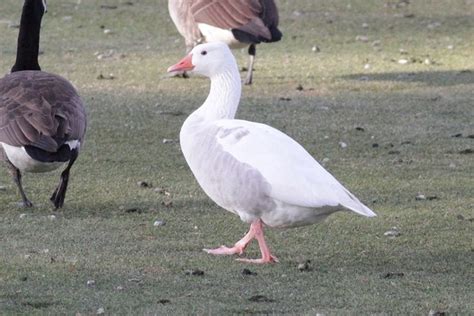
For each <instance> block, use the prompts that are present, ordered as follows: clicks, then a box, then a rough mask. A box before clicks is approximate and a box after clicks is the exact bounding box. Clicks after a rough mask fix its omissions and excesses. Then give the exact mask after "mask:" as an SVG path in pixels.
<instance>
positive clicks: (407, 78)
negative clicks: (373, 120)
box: [342, 69, 474, 87]
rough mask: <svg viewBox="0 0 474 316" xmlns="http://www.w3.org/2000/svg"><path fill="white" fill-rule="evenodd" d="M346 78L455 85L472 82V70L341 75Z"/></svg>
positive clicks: (473, 81)
mask: <svg viewBox="0 0 474 316" xmlns="http://www.w3.org/2000/svg"><path fill="white" fill-rule="evenodd" d="M342 78H343V79H347V80H359V81H398V82H422V83H425V84H426V85H429V86H440V87H441V86H455V85H460V84H474V70H471V69H464V70H449V71H418V72H386V73H376V74H363V73H359V74H353V75H348V76H342Z"/></svg>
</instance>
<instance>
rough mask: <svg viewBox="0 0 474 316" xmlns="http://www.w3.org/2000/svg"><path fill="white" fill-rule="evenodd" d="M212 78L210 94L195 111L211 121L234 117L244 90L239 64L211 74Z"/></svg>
mask: <svg viewBox="0 0 474 316" xmlns="http://www.w3.org/2000/svg"><path fill="white" fill-rule="evenodd" d="M210 79H211V90H210V92H209V96H208V97H207V99H206V101H205V102H204V103H203V105H201V107H200V108H199V109H197V110H196V112H195V113H196V114H197V115H199V116H201V117H202V118H204V119H205V120H211V121H213V120H219V119H233V118H234V117H235V112H237V108H238V107H239V102H240V93H241V91H242V84H241V83H240V74H239V70H238V69H237V65H229V66H228V67H226V69H225V70H224V71H222V72H220V73H219V74H216V75H213V76H211V77H210Z"/></svg>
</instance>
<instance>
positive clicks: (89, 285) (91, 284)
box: [86, 280, 95, 287]
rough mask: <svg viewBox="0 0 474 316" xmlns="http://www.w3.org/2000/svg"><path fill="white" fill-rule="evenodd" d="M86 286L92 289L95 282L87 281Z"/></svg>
mask: <svg viewBox="0 0 474 316" xmlns="http://www.w3.org/2000/svg"><path fill="white" fill-rule="evenodd" d="M86 284H87V286H88V287H94V286H95V280H87V283H86Z"/></svg>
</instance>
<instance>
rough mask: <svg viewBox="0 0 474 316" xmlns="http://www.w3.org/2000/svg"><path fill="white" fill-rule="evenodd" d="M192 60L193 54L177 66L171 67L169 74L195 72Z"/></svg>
mask: <svg viewBox="0 0 474 316" xmlns="http://www.w3.org/2000/svg"><path fill="white" fill-rule="evenodd" d="M192 60H193V54H189V55H187V56H186V57H184V58H183V59H181V60H180V61H179V62H178V63H177V64H174V65H173V66H171V67H169V68H168V72H174V71H189V70H193V69H194V65H193V62H192Z"/></svg>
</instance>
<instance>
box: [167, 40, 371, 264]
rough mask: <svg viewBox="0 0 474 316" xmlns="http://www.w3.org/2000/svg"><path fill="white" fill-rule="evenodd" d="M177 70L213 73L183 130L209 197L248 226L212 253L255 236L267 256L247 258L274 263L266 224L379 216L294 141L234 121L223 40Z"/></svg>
mask: <svg viewBox="0 0 474 316" xmlns="http://www.w3.org/2000/svg"><path fill="white" fill-rule="evenodd" d="M177 70H187V71H189V70H193V71H194V72H197V73H200V74H203V75H206V76H208V77H210V78H211V91H210V93H209V96H208V98H207V99H206V101H205V102H204V104H203V105H202V106H201V107H200V108H199V109H197V110H196V111H195V112H194V113H192V114H191V115H190V116H189V117H188V118H187V119H186V121H185V122H184V124H183V127H182V129H181V133H180V141H181V148H182V151H183V154H184V156H185V158H186V161H187V163H188V164H189V167H190V168H191V170H192V172H193V174H194V175H195V177H196V179H197V181H198V182H199V184H200V185H201V187H202V188H203V190H204V191H205V192H206V194H207V195H208V196H209V197H210V198H211V199H212V200H214V201H215V202H216V203H217V204H218V205H219V206H221V207H223V208H224V209H226V210H228V211H230V212H233V213H235V214H238V215H239V216H240V218H241V219H242V220H243V221H246V222H248V223H251V229H250V231H249V233H248V234H247V236H246V237H244V238H243V239H242V240H241V241H239V242H238V243H237V244H236V245H235V246H234V247H232V248H227V247H224V246H222V247H221V248H217V249H212V250H208V252H209V253H212V254H234V253H237V254H241V253H242V252H243V250H244V249H245V247H246V246H247V244H248V242H250V240H251V239H253V238H256V239H257V240H258V241H259V244H260V248H261V251H262V259H257V260H246V261H251V262H258V263H265V262H272V261H276V258H275V257H274V256H272V255H271V254H270V251H269V249H268V246H266V244H265V241H264V239H263V229H262V224H265V225H268V226H271V227H295V226H302V225H308V224H313V223H315V222H318V221H320V220H322V219H324V218H326V217H327V216H328V215H330V214H331V213H333V212H336V211H342V210H346V211H353V212H355V213H358V214H361V215H364V216H368V217H371V216H375V213H374V212H373V211H371V210H370V209H369V208H368V207H366V206H365V205H364V204H362V203H361V202H360V201H359V200H358V199H357V198H356V197H355V196H354V195H353V194H352V193H350V192H349V191H348V190H347V189H346V188H344V186H342V184H340V183H339V182H338V181H337V180H336V179H335V178H334V177H333V176H332V175H331V174H330V173H329V172H327V171H326V170H325V169H324V168H323V167H322V166H321V165H320V164H319V163H318V162H317V161H316V160H315V159H314V158H313V157H312V156H311V155H310V154H309V153H308V152H307V151H306V150H305V149H304V148H303V147H302V146H301V145H300V144H298V143H297V142H296V141H294V140H293V139H292V138H290V137H289V136H287V135H286V134H284V133H282V132H280V131H279V130H277V129H275V128H273V127H270V126H268V125H265V124H260V123H255V122H250V121H244V120H236V119H234V115H235V112H236V110H237V107H238V103H239V100H240V93H241V84H240V77H239V73H238V70H237V65H236V62H235V59H234V57H233V56H232V53H231V52H230V50H229V48H228V47H227V46H226V45H224V44H222V43H218V42H217V43H209V44H203V45H198V46H196V47H195V48H194V49H193V50H192V51H191V53H190V54H189V55H188V56H187V57H185V58H184V59H183V60H182V61H181V62H180V63H178V64H176V65H175V66H172V67H170V69H169V70H168V71H177Z"/></svg>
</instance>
